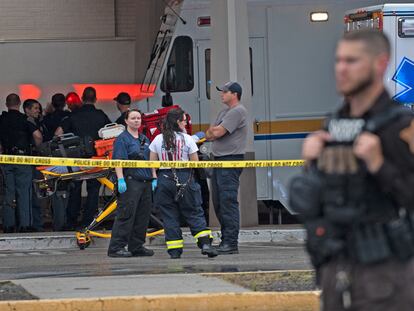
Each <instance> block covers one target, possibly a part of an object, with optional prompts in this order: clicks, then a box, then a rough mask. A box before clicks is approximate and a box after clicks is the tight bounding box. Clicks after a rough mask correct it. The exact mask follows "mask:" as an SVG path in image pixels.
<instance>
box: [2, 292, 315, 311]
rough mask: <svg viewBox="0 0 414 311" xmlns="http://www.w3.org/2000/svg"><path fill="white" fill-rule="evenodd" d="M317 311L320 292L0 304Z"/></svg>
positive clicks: (16, 308)
mask: <svg viewBox="0 0 414 311" xmlns="http://www.w3.org/2000/svg"><path fill="white" fill-rule="evenodd" d="M49 310H50V311H72V310H73V311H75V310H76V311H83V310H85V311H118V310H123V311H129V310H134V311H135V310H140V311H146V310H148V311H149V310H151V311H170V310H180V311H186V310H197V311H228V310H238V311H240V310H243V311H250V310H252V311H268V310H269V311H270V310H272V311H279V310H280V311H282V310H283V311H316V310H319V292H316V291H315V292H284V293H261V292H257V293H226V294H194V295H168V296H167V295H165V296H135V297H108V298H90V299H61V300H38V301H33V300H32V301H5V302H0V311H49Z"/></svg>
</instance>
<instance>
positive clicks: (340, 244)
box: [305, 218, 346, 268]
mask: <svg viewBox="0 0 414 311" xmlns="http://www.w3.org/2000/svg"><path fill="white" fill-rule="evenodd" d="M305 228H306V232H307V239H306V248H307V251H308V252H309V255H310V258H311V261H312V264H313V265H314V266H315V267H316V268H318V267H320V266H321V265H322V264H324V263H325V262H328V261H329V260H330V259H331V258H332V257H335V256H337V255H339V254H342V253H343V252H344V250H345V249H346V243H345V239H344V238H343V233H342V232H341V231H339V230H338V229H337V228H335V227H334V226H333V225H332V224H331V223H330V222H328V221H327V220H326V219H324V218H317V219H314V220H312V221H308V222H306V223H305Z"/></svg>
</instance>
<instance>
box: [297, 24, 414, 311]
mask: <svg viewBox="0 0 414 311" xmlns="http://www.w3.org/2000/svg"><path fill="white" fill-rule="evenodd" d="M389 60H390V43H389V41H388V39H387V37H386V36H385V35H384V34H383V33H381V32H379V31H374V30H364V31H356V32H350V33H347V34H345V35H344V37H343V38H342V39H341V40H340V41H339V43H338V46H337V50H336V65H335V77H336V84H337V90H338V92H339V93H340V94H342V95H343V96H344V98H345V102H344V105H343V106H342V108H341V109H340V110H339V111H338V112H337V113H335V114H334V115H333V116H332V117H331V118H330V119H329V120H328V121H327V125H326V128H325V130H321V131H318V132H316V133H313V134H311V135H309V136H308V137H307V138H306V139H305V141H304V144H303V150H302V152H303V157H304V159H305V160H306V163H307V169H306V172H305V174H304V175H302V176H300V177H297V178H295V179H294V180H293V182H292V184H291V189H290V193H291V199H290V202H291V206H292V207H293V208H294V209H295V210H296V211H298V212H299V213H300V217H301V218H302V220H303V222H304V225H305V228H306V229H307V235H308V238H307V244H306V246H307V250H308V252H309V254H310V257H311V260H312V263H313V264H314V266H315V267H316V269H317V271H318V279H319V283H320V286H321V288H322V309H323V310H375V311H381V310H384V311H385V310H387V311H391V310H399V311H402V310H407V311H408V310H413V306H414V260H413V256H414V231H413V226H414V211H413V209H414V191H413V189H414V155H413V153H412V152H413V151H414V136H413V134H412V133H413V131H414V118H413V115H412V113H411V111H409V110H408V109H405V108H403V107H401V106H399V105H398V104H397V103H395V102H394V101H392V100H391V99H390V96H389V94H388V93H387V91H386V90H385V88H384V84H383V78H384V74H385V72H386V69H387V65H388V62H389Z"/></svg>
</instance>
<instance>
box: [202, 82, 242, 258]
mask: <svg viewBox="0 0 414 311" xmlns="http://www.w3.org/2000/svg"><path fill="white" fill-rule="evenodd" d="M217 90H218V91H220V92H221V100H222V102H223V104H225V105H226V106H227V107H226V108H225V109H223V110H222V111H220V112H219V114H218V116H217V119H216V121H215V123H214V125H212V126H211V127H210V128H209V129H208V130H207V132H206V138H207V140H210V141H212V142H213V144H212V152H213V156H214V159H215V160H217V161H231V160H236V161H237V160H243V159H244V154H245V152H246V140H247V129H248V127H247V126H248V122H247V110H246V108H245V107H244V106H243V105H241V104H240V99H241V95H242V87H241V86H240V84H238V83H237V82H227V83H226V84H225V85H224V86H223V87H221V88H218V87H217ZM241 172H242V169H241V168H226V169H224V168H216V169H214V170H213V176H212V193H213V204H214V209H215V212H216V215H217V218H218V220H219V222H220V225H221V243H220V245H219V247H218V248H217V250H218V252H219V254H223V255H224V254H238V252H239V250H238V237H239V229H240V211H239V202H238V200H237V195H238V190H239V178H240V174H241Z"/></svg>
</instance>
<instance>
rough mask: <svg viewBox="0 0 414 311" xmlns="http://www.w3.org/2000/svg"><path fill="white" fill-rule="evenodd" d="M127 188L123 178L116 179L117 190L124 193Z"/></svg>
mask: <svg viewBox="0 0 414 311" xmlns="http://www.w3.org/2000/svg"><path fill="white" fill-rule="evenodd" d="M126 190H127V185H126V182H125V179H124V178H119V179H118V192H119V193H124V192H125V191H126Z"/></svg>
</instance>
